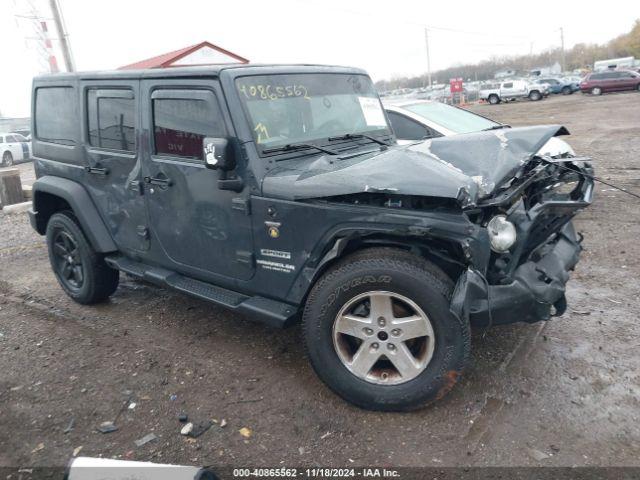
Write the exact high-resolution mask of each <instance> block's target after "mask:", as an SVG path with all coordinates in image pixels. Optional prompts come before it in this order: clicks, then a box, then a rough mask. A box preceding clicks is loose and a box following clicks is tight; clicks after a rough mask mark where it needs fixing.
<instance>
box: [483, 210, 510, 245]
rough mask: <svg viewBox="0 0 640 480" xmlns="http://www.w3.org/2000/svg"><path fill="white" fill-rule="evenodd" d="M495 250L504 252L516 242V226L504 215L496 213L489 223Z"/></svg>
mask: <svg viewBox="0 0 640 480" xmlns="http://www.w3.org/2000/svg"><path fill="white" fill-rule="evenodd" d="M487 230H488V231H489V241H490V242H491V249H492V250H493V251H494V252H498V253H504V252H506V251H507V250H509V249H510V248H511V246H512V245H513V244H514V243H515V242H516V227H515V226H514V225H513V223H511V222H510V221H509V220H507V217H506V216H504V215H496V216H495V217H493V218H492V219H491V220H489V223H488V224H487Z"/></svg>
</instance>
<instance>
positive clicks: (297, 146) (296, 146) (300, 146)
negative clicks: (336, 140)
mask: <svg viewBox="0 0 640 480" xmlns="http://www.w3.org/2000/svg"><path fill="white" fill-rule="evenodd" d="M309 148H315V149H316V150H318V151H320V152H322V153H327V154H329V155H338V152H334V151H333V150H329V149H328V148H323V147H319V146H317V145H313V144H311V143H288V144H286V145H283V146H282V147H274V148H265V149H264V150H262V153H277V152H292V151H295V150H307V149H309Z"/></svg>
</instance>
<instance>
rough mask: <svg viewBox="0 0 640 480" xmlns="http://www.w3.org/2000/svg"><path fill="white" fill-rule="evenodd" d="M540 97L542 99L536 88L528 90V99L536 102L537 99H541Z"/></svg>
mask: <svg viewBox="0 0 640 480" xmlns="http://www.w3.org/2000/svg"><path fill="white" fill-rule="evenodd" d="M541 99H542V94H541V93H540V92H539V91H538V90H533V91H532V92H529V100H531V101H533V102H537V101H538V100H541Z"/></svg>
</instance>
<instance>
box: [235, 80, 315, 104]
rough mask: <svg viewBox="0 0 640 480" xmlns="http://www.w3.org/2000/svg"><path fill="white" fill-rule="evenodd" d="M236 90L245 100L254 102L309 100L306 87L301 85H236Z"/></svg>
mask: <svg viewBox="0 0 640 480" xmlns="http://www.w3.org/2000/svg"><path fill="white" fill-rule="evenodd" d="M238 90H239V91H240V93H242V94H243V95H244V96H245V98H248V99H252V100H253V99H256V100H278V99H280V98H287V97H301V98H306V99H307V100H311V97H309V91H308V90H307V87H305V86H304V85H301V84H293V85H278V86H274V85H269V84H267V85H263V84H259V85H245V84H240V85H238Z"/></svg>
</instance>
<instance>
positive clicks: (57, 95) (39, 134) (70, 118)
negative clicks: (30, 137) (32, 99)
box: [35, 87, 78, 145]
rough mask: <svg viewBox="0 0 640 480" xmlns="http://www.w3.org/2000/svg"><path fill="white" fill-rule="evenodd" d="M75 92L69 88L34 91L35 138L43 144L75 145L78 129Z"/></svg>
mask: <svg viewBox="0 0 640 480" xmlns="http://www.w3.org/2000/svg"><path fill="white" fill-rule="evenodd" d="M75 105H76V98H75V91H74V89H73V88H71V87H40V88H38V89H37V90H36V119H35V123H36V132H35V137H36V138H37V139H38V140H42V141H45V142H52V143H59V144H62V145H75V143H76V142H75V140H74V138H75V137H76V131H77V128H78V122H77V117H76V112H75Z"/></svg>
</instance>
